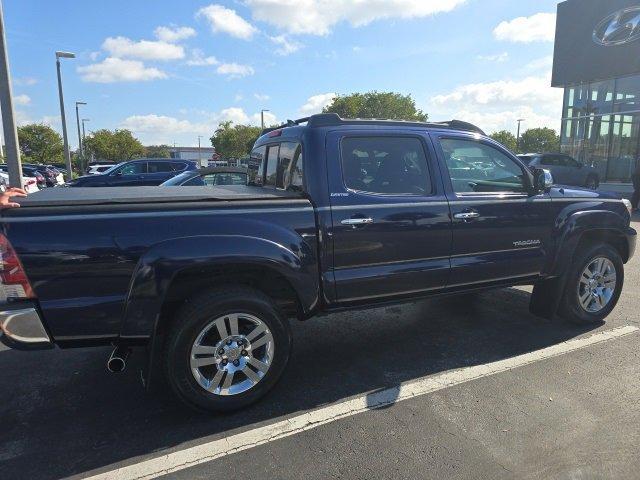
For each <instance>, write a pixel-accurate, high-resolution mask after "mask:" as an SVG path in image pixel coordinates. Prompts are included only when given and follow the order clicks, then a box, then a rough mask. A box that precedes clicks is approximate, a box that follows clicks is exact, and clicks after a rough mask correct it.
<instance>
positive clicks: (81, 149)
mask: <svg viewBox="0 0 640 480" xmlns="http://www.w3.org/2000/svg"><path fill="white" fill-rule="evenodd" d="M79 105H86V103H85V102H76V124H77V125H78V155H80V165H81V169H82V171H84V169H85V168H86V165H85V158H84V148H82V144H83V142H84V137H81V136H80V113H79V112H78V106H79Z"/></svg>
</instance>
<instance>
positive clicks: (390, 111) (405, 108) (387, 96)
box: [322, 91, 428, 122]
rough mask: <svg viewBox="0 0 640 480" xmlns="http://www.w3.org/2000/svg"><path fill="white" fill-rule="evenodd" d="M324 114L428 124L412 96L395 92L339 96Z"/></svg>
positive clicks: (324, 110)
mask: <svg viewBox="0 0 640 480" xmlns="http://www.w3.org/2000/svg"><path fill="white" fill-rule="evenodd" d="M322 112H323V113H337V114H338V115H340V116H341V117H342V118H382V119H389V120H413V121H418V122H426V121H427V118H428V115H427V114H426V113H423V112H422V110H420V109H418V108H416V102H415V100H414V99H413V98H411V95H402V94H400V93H394V92H376V91H373V92H367V93H352V94H351V95H344V96H337V97H336V98H334V99H333V101H332V102H331V103H330V104H329V105H327V106H326V107H325V108H324V109H323V110H322Z"/></svg>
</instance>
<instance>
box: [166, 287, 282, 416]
mask: <svg viewBox="0 0 640 480" xmlns="http://www.w3.org/2000/svg"><path fill="white" fill-rule="evenodd" d="M290 351H291V333H290V330H289V324H288V322H287V319H286V318H285V317H284V316H283V315H282V313H281V312H280V311H279V309H278V308H277V306H276V305H275V304H274V303H273V302H272V301H271V299H269V297H267V296H266V295H264V294H263V293H261V292H259V291H257V290H254V289H250V288H244V287H238V288H228V289H222V290H212V291H210V292H207V293H205V294H203V295H200V296H198V297H196V298H195V299H193V300H192V301H189V302H188V303H187V304H186V305H185V307H183V309H182V310H181V311H180V312H179V313H178V315H177V316H176V318H175V321H174V324H173V328H172V330H171V332H170V334H169V338H168V340H167V344H166V352H165V356H164V358H165V371H166V374H167V379H168V382H169V384H170V385H171V387H172V389H173V390H174V392H175V393H176V394H177V395H178V397H179V398H180V399H182V400H183V401H184V402H186V403H187V404H188V405H190V406H193V407H196V408H199V409H204V410H209V411H232V410H237V409H240V408H243V407H245V406H247V405H249V404H251V403H253V402H255V401H257V400H258V399H260V398H261V397H262V396H263V395H265V394H266V393H267V392H268V391H269V390H270V389H271V388H272V387H273V386H274V385H275V383H276V381H277V380H278V379H279V378H280V376H281V374H282V372H283V371H284V368H285V366H286V364H287V361H288V359H289V353H290Z"/></svg>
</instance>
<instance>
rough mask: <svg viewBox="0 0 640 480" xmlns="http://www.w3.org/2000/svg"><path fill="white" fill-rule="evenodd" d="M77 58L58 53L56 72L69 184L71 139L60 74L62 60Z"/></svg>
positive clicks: (70, 176)
mask: <svg viewBox="0 0 640 480" xmlns="http://www.w3.org/2000/svg"><path fill="white" fill-rule="evenodd" d="M61 58H76V54H75V53H71V52H56V70H57V72H58V96H59V97H60V117H61V118H62V139H63V141H64V159H65V162H66V166H67V182H70V181H71V179H72V178H73V172H72V167H71V152H69V138H68V136H67V119H66V117H65V114H64V96H63V95H62V75H61V74H60V59H61Z"/></svg>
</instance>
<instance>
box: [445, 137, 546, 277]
mask: <svg viewBox="0 0 640 480" xmlns="http://www.w3.org/2000/svg"><path fill="white" fill-rule="evenodd" d="M434 137H435V140H436V144H438V145H439V153H440V158H441V166H442V169H443V171H444V172H448V175H449V179H450V182H448V181H445V185H446V188H447V196H448V198H449V200H450V205H451V215H452V220H453V223H452V232H453V246H452V256H451V277H450V280H449V287H453V288H456V287H473V286H474V285H478V284H482V283H490V282H512V281H514V280H515V281H517V280H518V279H524V278H527V277H532V276H536V275H538V274H540V272H541V271H542V269H543V267H544V265H543V263H544V258H545V254H544V252H545V249H546V248H548V246H549V242H550V235H551V228H552V227H553V219H552V218H551V217H552V211H551V210H552V209H551V204H550V199H549V196H548V195H547V194H544V193H543V194H535V195H534V194H531V193H530V192H531V191H532V189H531V187H530V177H529V176H528V174H527V173H526V167H525V166H524V165H523V164H521V163H520V162H519V161H518V160H517V159H516V158H515V157H513V155H511V154H510V153H509V152H508V151H506V150H504V149H503V148H502V147H501V146H499V145H498V144H497V143H494V142H490V141H488V140H480V139H477V138H475V137H474V136H473V135H468V134H443V135H441V136H438V135H434ZM449 179H447V180H449Z"/></svg>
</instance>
